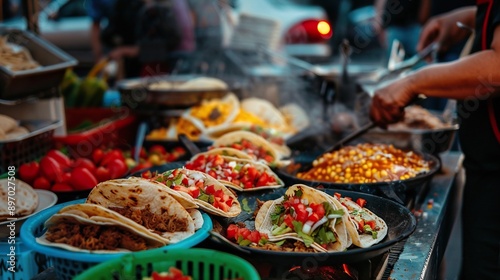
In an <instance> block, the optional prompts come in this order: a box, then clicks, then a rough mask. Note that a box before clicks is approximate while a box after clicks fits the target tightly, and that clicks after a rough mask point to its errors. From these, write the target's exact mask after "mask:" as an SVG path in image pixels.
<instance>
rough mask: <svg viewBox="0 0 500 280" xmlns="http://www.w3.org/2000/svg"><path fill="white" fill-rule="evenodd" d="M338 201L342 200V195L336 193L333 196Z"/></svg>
mask: <svg viewBox="0 0 500 280" xmlns="http://www.w3.org/2000/svg"><path fill="white" fill-rule="evenodd" d="M333 195H334V196H335V197H336V198H337V199H340V197H342V195H341V194H340V193H338V192H336V193H334V194H333Z"/></svg>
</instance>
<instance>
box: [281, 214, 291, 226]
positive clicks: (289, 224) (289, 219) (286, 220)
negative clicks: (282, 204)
mask: <svg viewBox="0 0 500 280" xmlns="http://www.w3.org/2000/svg"><path fill="white" fill-rule="evenodd" d="M283 222H284V223H285V224H286V225H287V226H288V227H289V228H293V223H292V222H293V218H292V216H290V215H288V214H285V215H284V220H283Z"/></svg>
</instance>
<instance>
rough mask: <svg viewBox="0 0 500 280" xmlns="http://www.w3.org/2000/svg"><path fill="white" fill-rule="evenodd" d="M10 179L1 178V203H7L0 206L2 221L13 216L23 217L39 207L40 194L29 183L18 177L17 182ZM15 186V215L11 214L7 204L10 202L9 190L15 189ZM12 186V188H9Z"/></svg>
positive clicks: (0, 219) (0, 218)
mask: <svg viewBox="0 0 500 280" xmlns="http://www.w3.org/2000/svg"><path fill="white" fill-rule="evenodd" d="M10 183H11V184H10V185H9V180H8V179H1V180H0V204H1V205H5V207H0V221H3V220H6V219H7V218H9V217H10V218H12V217H22V216H27V215H30V214H32V213H33V212H35V210H36V208H37V207H38V194H37V192H36V191H35V190H34V189H33V188H32V187H31V186H30V185H28V184H27V183H25V182H24V181H21V180H19V179H16V181H15V184H14V185H13V184H12V183H13V181H10ZM13 186H15V197H14V198H15V199H16V201H15V202H16V207H15V210H14V214H15V215H14V216H12V215H10V212H11V211H9V210H8V207H7V205H8V204H9V191H12V190H13V188H12V187H13ZM9 187H10V189H9Z"/></svg>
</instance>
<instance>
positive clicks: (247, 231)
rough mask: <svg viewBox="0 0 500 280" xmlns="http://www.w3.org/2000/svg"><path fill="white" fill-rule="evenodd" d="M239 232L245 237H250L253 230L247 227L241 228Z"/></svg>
mask: <svg viewBox="0 0 500 280" xmlns="http://www.w3.org/2000/svg"><path fill="white" fill-rule="evenodd" d="M239 234H240V235H241V236H242V237H243V238H244V239H248V237H249V236H250V234H252V232H251V231H250V230H249V229H247V228H240V231H239ZM248 240H250V239H248Z"/></svg>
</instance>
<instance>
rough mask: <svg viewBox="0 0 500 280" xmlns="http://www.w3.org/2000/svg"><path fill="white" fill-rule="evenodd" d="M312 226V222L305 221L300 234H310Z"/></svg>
mask: <svg viewBox="0 0 500 280" xmlns="http://www.w3.org/2000/svg"><path fill="white" fill-rule="evenodd" d="M312 225H313V221H307V222H306V223H305V224H304V226H303V227H302V232H303V233H305V234H310V233H311V232H312V230H311V226H312Z"/></svg>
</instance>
